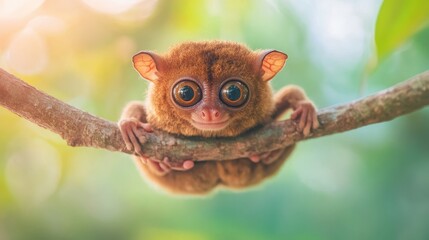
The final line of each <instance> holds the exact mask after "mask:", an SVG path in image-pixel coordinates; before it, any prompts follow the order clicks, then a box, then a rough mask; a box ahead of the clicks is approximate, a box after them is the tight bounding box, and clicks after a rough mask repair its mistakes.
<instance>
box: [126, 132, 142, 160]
mask: <svg viewBox="0 0 429 240" xmlns="http://www.w3.org/2000/svg"><path fill="white" fill-rule="evenodd" d="M127 133H128V136H129V137H130V140H131V142H132V143H133V147H134V152H136V153H138V154H140V153H141V151H142V150H141V147H140V143H139V142H138V141H137V138H136V136H135V135H134V133H133V131H132V130H131V129H128V130H127Z"/></svg>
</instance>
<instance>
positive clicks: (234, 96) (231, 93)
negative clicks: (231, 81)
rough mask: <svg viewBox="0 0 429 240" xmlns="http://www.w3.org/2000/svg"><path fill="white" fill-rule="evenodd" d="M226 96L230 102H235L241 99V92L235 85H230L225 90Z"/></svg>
mask: <svg viewBox="0 0 429 240" xmlns="http://www.w3.org/2000/svg"><path fill="white" fill-rule="evenodd" d="M226 96H227V97H228V99H229V100H231V101H237V100H238V99H239V98H240V97H241V90H240V88H238V87H237V86H236V85H230V86H229V87H228V88H227V89H226Z"/></svg>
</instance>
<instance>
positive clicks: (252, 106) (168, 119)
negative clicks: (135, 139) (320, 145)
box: [122, 41, 306, 194]
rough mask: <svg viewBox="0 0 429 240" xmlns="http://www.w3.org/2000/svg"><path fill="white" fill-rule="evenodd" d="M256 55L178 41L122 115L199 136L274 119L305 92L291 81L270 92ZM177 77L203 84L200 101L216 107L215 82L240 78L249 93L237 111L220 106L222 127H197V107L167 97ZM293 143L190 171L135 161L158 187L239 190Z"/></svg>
mask: <svg viewBox="0 0 429 240" xmlns="http://www.w3.org/2000/svg"><path fill="white" fill-rule="evenodd" d="M258 56H259V52H253V51H251V50H249V49H248V48H247V47H245V46H243V45H241V44H237V43H230V42H219V41H211V42H188V43H183V44H180V45H178V46H176V47H174V48H172V49H171V50H170V51H169V52H168V53H167V54H165V55H163V56H160V57H161V59H162V63H159V64H162V66H160V69H162V70H160V74H159V79H157V80H156V81H152V82H153V83H151V86H150V88H149V92H148V98H147V99H146V100H147V101H146V103H145V105H144V106H143V105H142V104H141V103H137V102H133V103H131V104H129V105H128V106H127V107H126V108H125V110H124V113H123V115H122V118H136V119H139V120H140V121H142V122H148V123H150V124H151V125H152V126H153V127H155V128H158V129H162V130H164V131H167V132H170V133H174V134H180V135H186V136H203V137H217V136H237V135H238V134H240V133H243V132H244V131H247V130H249V129H251V128H253V127H255V126H257V125H260V124H264V123H266V122H267V121H271V120H273V119H276V118H278V117H279V116H280V115H281V114H282V113H284V112H285V111H286V110H288V109H290V108H292V107H293V106H294V105H295V104H296V102H297V101H299V100H304V99H306V96H305V94H304V93H303V91H302V90H301V89H299V88H297V87H293V86H292V87H286V88H285V89H283V90H281V91H280V92H279V93H278V94H276V96H274V97H273V96H272V92H271V87H270V85H269V84H268V82H266V81H262V80H261V74H260V72H259V71H258V69H255V67H254V66H255V64H254V63H255V61H258ZM182 77H192V78H193V79H196V80H198V81H199V82H200V83H201V84H202V85H203V86H204V89H206V90H205V91H204V92H203V96H204V98H203V100H202V101H208V102H211V104H215V105H216V106H219V107H222V106H221V103H219V100H218V89H219V86H220V84H221V83H222V82H223V81H224V80H225V79H228V78H230V77H239V78H240V79H242V80H243V81H244V82H246V83H247V85H248V87H249V90H250V92H251V95H250V98H249V101H248V103H247V104H246V105H245V106H244V107H242V108H240V109H238V110H232V109H229V108H226V107H222V110H224V111H227V112H228V114H229V115H230V116H231V119H232V120H231V123H230V125H229V126H227V127H226V128H225V129H222V130H219V131H213V132H208V131H201V130H199V129H197V128H195V127H193V125H191V124H190V122H189V119H190V114H191V113H192V111H195V110H196V109H197V108H198V107H193V108H191V109H183V108H179V107H177V106H176V105H175V104H174V102H173V100H172V98H171V88H172V86H173V84H174V83H175V82H176V81H177V80H178V79H180V78H182ZM293 148H294V146H290V147H287V148H284V149H283V150H282V153H281V154H280V157H278V159H277V160H276V161H274V162H273V163H271V164H265V163H262V162H259V163H253V162H251V161H250V160H249V159H247V158H243V159H236V160H231V161H208V162H196V163H195V166H194V168H193V169H191V170H188V171H184V172H182V171H171V172H169V173H167V174H166V175H164V176H158V175H157V174H154V173H153V172H151V171H150V170H149V168H148V167H147V166H146V165H145V164H144V163H142V159H141V158H139V157H135V160H136V163H137V165H138V167H139V169H140V170H141V172H142V173H143V175H144V176H146V177H147V178H148V179H149V180H150V181H152V182H155V183H156V184H158V185H159V186H161V187H162V188H164V189H167V190H169V191H170V192H173V193H181V194H203V193H207V192H210V191H211V190H212V189H214V188H215V187H216V186H219V185H223V186H226V187H229V188H234V189H239V188H244V187H248V186H253V185H256V184H258V183H260V182H261V181H262V180H264V179H266V178H267V177H269V176H272V175H273V174H275V173H276V172H277V171H278V170H279V168H280V167H281V165H282V164H283V163H284V162H285V160H286V158H287V156H289V155H290V153H291V152H292V150H293Z"/></svg>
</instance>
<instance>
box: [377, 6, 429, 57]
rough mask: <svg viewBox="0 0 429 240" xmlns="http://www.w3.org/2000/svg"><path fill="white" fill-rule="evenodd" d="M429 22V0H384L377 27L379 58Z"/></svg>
mask: <svg viewBox="0 0 429 240" xmlns="http://www.w3.org/2000/svg"><path fill="white" fill-rule="evenodd" d="M428 23H429V0H384V2H383V5H382V6H381V9H380V12H379V14H378V19H377V23H376V27H375V44H376V46H377V55H378V59H380V60H381V59H382V58H384V57H385V56H387V55H388V54H389V53H391V52H392V51H393V50H395V49H396V48H397V47H399V46H401V45H402V44H403V43H405V42H406V41H407V40H408V39H409V38H411V37H412V36H413V35H414V34H415V33H417V32H418V31H419V30H421V29H422V28H423V27H425V26H426V24H428ZM428 44H429V43H428Z"/></svg>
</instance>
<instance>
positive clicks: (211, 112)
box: [201, 108, 221, 121]
mask: <svg viewBox="0 0 429 240" xmlns="http://www.w3.org/2000/svg"><path fill="white" fill-rule="evenodd" d="M201 118H202V119H203V120H204V121H218V120H219V119H221V114H220V111H219V110H217V109H212V108H211V109H209V108H204V109H203V110H201Z"/></svg>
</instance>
